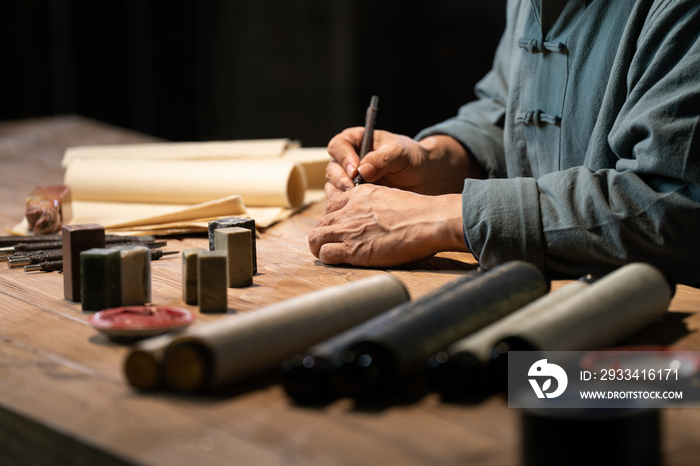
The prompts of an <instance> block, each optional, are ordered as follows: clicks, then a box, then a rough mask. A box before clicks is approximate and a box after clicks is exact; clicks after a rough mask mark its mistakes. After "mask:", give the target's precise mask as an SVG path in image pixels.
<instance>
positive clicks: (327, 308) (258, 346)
mask: <svg viewBox="0 0 700 466" xmlns="http://www.w3.org/2000/svg"><path fill="white" fill-rule="evenodd" d="M408 299H409V295H408V291H407V290H406V288H405V287H404V285H403V284H402V283H401V282H400V281H399V280H398V279H397V278H395V277H393V276H392V275H388V274H382V275H376V276H373V277H370V278H366V279H363V280H359V281H356V282H353V283H348V284H345V285H340V286H335V287H331V288H326V289H324V290H320V291H316V292H313V293H309V294H306V295H303V296H298V297H296V298H292V299H290V300H287V301H284V302H280V303H277V304H273V305H271V306H268V307H266V308H263V309H260V310H258V311H255V312H249V313H246V314H241V315H236V316H231V317H227V318H222V319H219V320H217V321H216V322H212V323H210V324H207V325H202V326H200V327H199V328H196V329H193V330H191V331H189V332H187V333H186V334H184V335H182V336H180V337H179V338H178V339H177V340H175V341H174V342H173V343H172V344H171V345H170V347H169V348H168V350H167V353H166V356H165V362H164V369H165V372H164V373H165V381H166V383H167V385H168V386H169V387H170V388H172V389H174V390H177V391H181V392H194V391H200V390H209V389H214V388H218V387H221V386H223V385H226V384H228V383H231V382H234V381H237V380H241V379H243V378H245V377H248V376H250V375H253V374H255V373H259V372H263V371H265V370H268V369H271V368H274V367H275V366H276V365H278V364H279V363H280V362H281V361H282V360H283V359H284V358H286V357H289V356H291V355H293V354H295V353H297V352H300V351H303V350H304V349H305V348H308V347H309V346H311V345H314V344H316V343H318V342H320V341H323V340H325V339H327V338H329V337H331V336H333V335H336V334H337V333H340V332H342V331H343V330H346V329H348V328H350V327H352V326H354V325H357V324H359V323H360V322H363V321H365V320H367V319H369V318H371V317H374V316H376V315H377V314H379V313H381V312H384V311H386V310H387V309H391V308H392V307H394V306H397V305H399V304H401V303H403V302H405V301H407V300H408Z"/></svg>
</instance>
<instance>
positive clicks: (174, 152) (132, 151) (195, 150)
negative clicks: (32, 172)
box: [61, 139, 298, 167]
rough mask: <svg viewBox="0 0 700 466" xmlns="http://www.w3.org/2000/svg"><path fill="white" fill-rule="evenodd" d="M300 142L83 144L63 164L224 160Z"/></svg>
mask: <svg viewBox="0 0 700 466" xmlns="http://www.w3.org/2000/svg"><path fill="white" fill-rule="evenodd" d="M297 145H298V144H296V143H292V142H291V141H290V140H289V139H252V140H241V141H205V142H152V143H147V144H109V145H102V146H79V147H69V148H68V149H66V152H65V154H64V155H63V160H62V161H61V166H62V167H68V166H69V165H70V164H72V163H73V162H74V161H76V160H78V159H110V158H111V159H141V160H146V159H150V160H222V159H237V158H255V157H257V158H262V157H280V156H282V154H283V153H284V152H285V150H286V149H288V148H296V147H297Z"/></svg>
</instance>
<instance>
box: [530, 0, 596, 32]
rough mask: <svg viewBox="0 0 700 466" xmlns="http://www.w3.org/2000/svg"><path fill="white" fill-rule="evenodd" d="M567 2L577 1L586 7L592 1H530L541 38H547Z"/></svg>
mask: <svg viewBox="0 0 700 466" xmlns="http://www.w3.org/2000/svg"><path fill="white" fill-rule="evenodd" d="M569 1H578V2H581V3H583V4H584V8H585V7H587V6H588V5H589V4H590V3H591V1H592V0H530V3H531V4H532V9H533V10H534V12H535V15H536V17H537V19H538V20H539V23H540V28H541V32H542V37H547V34H548V33H549V30H550V29H552V26H553V25H554V23H556V21H557V19H559V16H560V15H561V13H562V11H564V8H565V7H566V4H567V3H569Z"/></svg>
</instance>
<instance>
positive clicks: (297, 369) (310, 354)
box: [280, 306, 405, 403]
mask: <svg viewBox="0 0 700 466" xmlns="http://www.w3.org/2000/svg"><path fill="white" fill-rule="evenodd" d="M401 309H405V307H403V306H399V307H396V308H394V309H392V310H390V311H388V312H384V313H382V314H380V315H378V316H376V317H373V318H371V319H369V320H368V321H366V322H363V323H361V324H359V325H356V326H355V327H352V328H351V329H349V330H346V331H344V332H343V333H341V334H339V335H336V336H334V337H332V338H329V339H328V340H326V341H324V342H322V343H319V344H317V345H315V346H313V347H311V348H309V349H308V350H306V351H305V352H304V353H301V354H297V355H294V356H292V357H291V358H287V359H285V360H284V361H282V364H280V372H281V374H282V386H283V387H284V391H285V392H287V395H289V396H290V397H291V398H292V399H294V400H295V401H297V402H299V403H309V402H321V401H325V400H329V399H332V398H334V397H337V395H338V393H337V392H336V390H335V389H333V387H331V384H330V376H331V373H332V372H333V367H335V366H338V365H339V364H340V357H341V354H342V352H343V351H344V350H346V349H347V348H348V347H349V346H350V345H352V344H353V343H355V342H356V341H358V340H359V339H361V338H362V337H363V336H364V333H365V332H366V330H367V329H369V328H372V327H374V326H375V325H382V322H391V320H392V319H395V318H396V313H397V311H401Z"/></svg>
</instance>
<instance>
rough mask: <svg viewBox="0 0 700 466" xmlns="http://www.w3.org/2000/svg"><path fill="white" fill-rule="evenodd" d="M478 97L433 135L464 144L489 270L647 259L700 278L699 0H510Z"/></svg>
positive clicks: (469, 229)
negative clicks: (516, 264) (479, 170)
mask: <svg viewBox="0 0 700 466" xmlns="http://www.w3.org/2000/svg"><path fill="white" fill-rule="evenodd" d="M507 15H508V17H507V25H506V30H505V32H504V35H503V37H502V39H501V42H500V44H499V47H498V50H497V52H496V56H495V59H494V65H493V69H492V70H491V71H490V72H489V73H488V74H487V75H486V77H484V79H482V80H481V81H480V82H479V84H478V85H477V87H476V91H477V96H478V97H479V99H478V100H477V101H474V102H471V103H469V104H467V105H464V106H463V107H461V108H460V110H459V114H458V115H457V116H456V117H454V118H452V119H450V120H447V121H445V122H442V123H439V124H437V125H435V126H432V127H430V128H427V129H425V130H423V131H422V132H421V133H420V134H419V135H418V136H417V139H422V138H425V137H427V136H429V135H432V134H447V135H450V136H452V137H454V138H455V139H457V140H458V141H460V142H461V143H462V144H463V145H464V146H466V147H467V148H468V149H469V150H470V151H471V152H472V153H473V154H474V156H475V157H476V159H477V160H478V161H479V163H480V164H481V166H482V167H483V168H484V170H485V172H486V174H487V176H488V179H486V180H472V179H467V180H465V183H464V191H463V193H462V210H463V221H464V232H465V239H466V241H467V244H468V245H469V247H470V249H471V251H472V252H473V254H474V255H475V257H476V258H477V259H478V260H479V262H480V264H481V266H482V267H484V268H491V267H493V266H495V265H498V264H500V263H503V262H505V261H508V260H513V259H523V260H527V261H529V262H532V263H534V264H536V265H538V266H539V267H541V268H543V269H545V270H549V271H551V272H556V273H562V274H566V275H580V274H584V273H595V274H603V273H607V272H609V271H611V270H612V269H614V268H616V267H618V266H620V265H622V264H625V263H629V262H635V261H642V262H649V263H651V264H653V265H656V266H657V267H659V268H661V269H663V270H665V271H667V272H668V273H670V274H671V275H672V276H673V277H674V279H675V280H677V281H678V282H680V283H688V284H692V283H698V282H700V127H699V125H698V120H699V118H700V1H698V0H592V1H590V0H589V1H585V0H569V1H567V0H550V1H548V0H510V1H509V3H508V10H507Z"/></svg>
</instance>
